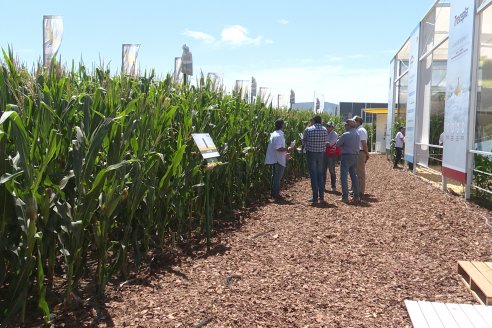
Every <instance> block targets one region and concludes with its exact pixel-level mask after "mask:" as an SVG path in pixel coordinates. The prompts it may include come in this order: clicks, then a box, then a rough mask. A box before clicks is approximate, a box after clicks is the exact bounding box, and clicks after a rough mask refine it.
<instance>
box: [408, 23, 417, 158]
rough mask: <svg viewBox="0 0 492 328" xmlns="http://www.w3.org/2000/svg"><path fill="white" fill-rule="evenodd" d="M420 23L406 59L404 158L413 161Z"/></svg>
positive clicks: (413, 34) (412, 36)
mask: <svg viewBox="0 0 492 328" xmlns="http://www.w3.org/2000/svg"><path fill="white" fill-rule="evenodd" d="M419 44H420V23H419V24H418V25H417V27H416V28H415V29H414V30H413V32H412V34H411V35H410V58H409V60H408V97H407V117H406V129H405V160H406V161H407V162H409V163H413V162H414V158H413V150H414V148H415V114H416V112H417V83H418V78H419V75H418V71H419Z"/></svg>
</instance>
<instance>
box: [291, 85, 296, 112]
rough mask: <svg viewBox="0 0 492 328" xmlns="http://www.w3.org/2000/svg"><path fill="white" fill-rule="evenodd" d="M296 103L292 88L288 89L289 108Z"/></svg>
mask: <svg viewBox="0 0 492 328" xmlns="http://www.w3.org/2000/svg"><path fill="white" fill-rule="evenodd" d="M295 103H296V93H295V92H294V90H292V89H290V108H292V105H294V104H295Z"/></svg>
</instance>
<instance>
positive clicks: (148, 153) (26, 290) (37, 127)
mask: <svg viewBox="0 0 492 328" xmlns="http://www.w3.org/2000/svg"><path fill="white" fill-rule="evenodd" d="M196 84H197V86H190V85H187V84H175V83H173V81H172V78H171V76H169V75H168V76H167V77H166V78H165V79H163V80H158V79H156V78H155V77H154V74H153V72H151V73H149V74H145V76H143V77H139V78H131V77H126V76H121V75H111V74H110V70H109V69H107V68H105V67H99V68H93V69H92V70H91V72H89V70H88V69H87V68H86V67H85V66H84V65H83V64H79V65H78V66H76V65H74V64H72V67H71V68H63V67H61V66H60V65H59V64H57V63H53V64H52V65H51V67H49V68H46V69H43V68H42V67H41V65H38V67H37V68H35V69H32V72H30V71H29V70H28V69H26V67H25V66H23V65H21V64H18V63H17V61H16V59H15V58H14V56H13V54H12V51H10V50H9V51H8V52H5V51H3V60H2V63H1V73H0V114H1V116H0V325H2V324H7V323H9V322H13V321H23V320H24V316H25V312H26V307H28V306H32V304H35V305H37V306H38V307H39V309H40V312H39V313H40V316H41V315H42V316H43V317H44V320H45V321H49V317H50V309H51V308H52V307H53V305H54V304H53V302H52V301H50V298H49V297H47V293H48V294H49V293H52V292H53V289H54V286H53V281H54V278H55V277H58V278H60V277H62V278H61V279H62V280H63V283H62V284H61V287H60V286H59V288H58V289H61V292H60V291H58V293H59V294H61V295H62V299H63V300H64V303H65V304H70V303H71V301H72V299H73V298H74V297H75V295H77V293H78V290H79V288H80V283H81V280H93V282H94V284H95V286H97V292H98V293H101V294H102V293H104V288H105V286H106V284H107V282H108V279H110V278H111V277H115V276H116V277H127V276H128V274H129V270H130V269H131V268H130V265H129V261H130V259H131V260H132V263H136V264H137V265H138V264H139V263H142V261H144V260H145V259H146V254H147V253H148V252H149V250H153V249H162V248H164V247H169V245H170V244H171V236H177V237H176V239H177V242H178V243H179V242H186V241H189V240H190V239H191V236H196V235H198V236H200V235H203V229H204V222H205V217H206V214H205V212H204V208H205V205H204V201H205V197H204V188H203V186H204V184H203V181H204V174H205V173H203V169H202V168H203V164H204V163H203V160H202V158H201V155H200V153H199V152H198V149H197V148H196V146H195V145H194V143H193V140H192V137H191V133H195V132H197V133H198V132H206V133H210V135H211V136H212V138H213V139H214V141H215V143H216V145H217V147H218V150H219V152H220V153H221V158H220V160H221V161H222V162H227V163H228V165H224V166H221V167H218V168H217V169H215V170H214V171H213V172H211V173H210V186H211V190H210V206H211V212H212V213H213V215H212V217H213V218H214V220H215V222H217V220H220V219H230V218H231V217H232V216H233V213H234V210H235V209H238V208H242V207H244V206H246V205H247V204H248V203H249V202H250V201H251V200H254V199H257V198H258V195H259V191H264V190H268V188H269V181H270V171H269V168H268V167H267V166H266V165H264V164H263V162H264V156H265V151H266V146H267V143H268V139H269V135H270V132H271V131H272V130H273V126H274V121H275V119H277V118H278V117H282V118H284V120H285V121H286V123H287V126H286V129H285V133H286V139H287V141H288V142H290V141H291V140H293V139H296V140H297V142H298V144H299V137H298V133H299V132H302V131H303V129H304V128H305V127H306V126H307V125H308V122H309V119H310V118H311V115H312V114H311V113H309V112H300V113H299V112H289V111H278V110H274V109H272V108H271V107H270V108H265V107H264V106H263V105H262V104H261V103H260V102H259V101H258V102H256V103H254V104H249V103H247V102H244V101H243V100H241V99H240V97H237V96H234V95H232V96H231V95H227V94H225V93H224V92H222V90H216V86H215V85H213V83H212V82H211V81H210V80H205V79H204V78H203V77H202V78H201V79H199V80H198V81H197V82H196ZM304 172H305V164H304V160H303V157H302V155H301V154H294V158H293V159H292V160H291V161H289V164H288V171H287V174H288V175H289V176H299V175H302V174H304ZM207 174H209V173H207Z"/></svg>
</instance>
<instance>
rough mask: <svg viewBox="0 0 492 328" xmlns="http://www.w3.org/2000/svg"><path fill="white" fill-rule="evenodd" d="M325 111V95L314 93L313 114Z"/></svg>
mask: <svg viewBox="0 0 492 328" xmlns="http://www.w3.org/2000/svg"><path fill="white" fill-rule="evenodd" d="M324 110H325V95H324V94H322V93H319V92H314V99H313V112H314V113H315V114H321V113H323V111H324Z"/></svg>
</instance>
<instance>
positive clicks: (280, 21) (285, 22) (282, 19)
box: [277, 18, 289, 25]
mask: <svg viewBox="0 0 492 328" xmlns="http://www.w3.org/2000/svg"><path fill="white" fill-rule="evenodd" d="M277 23H278V24H280V25H287V24H289V21H288V20H286V19H284V18H281V19H278V20H277Z"/></svg>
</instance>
